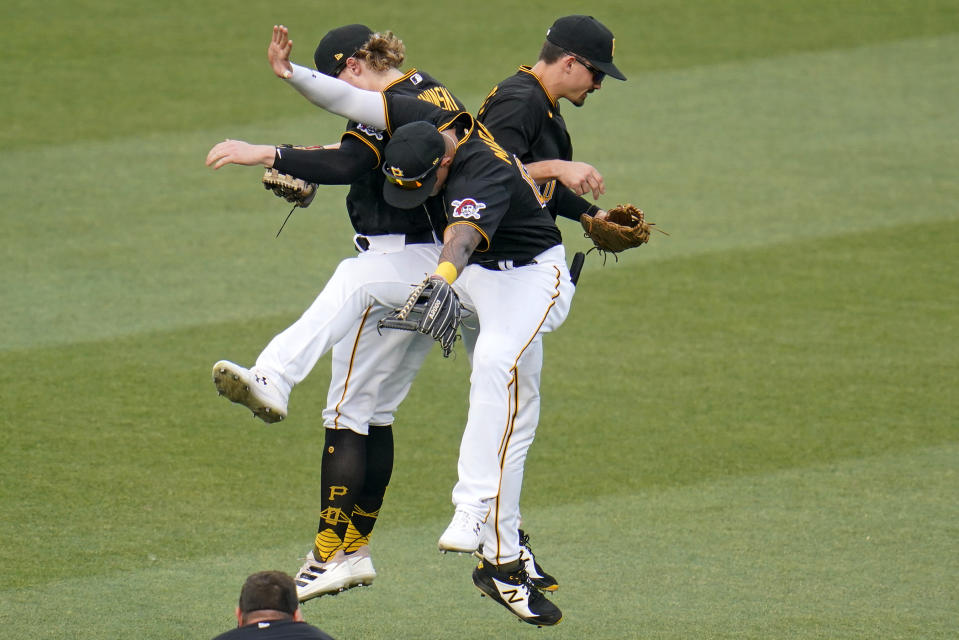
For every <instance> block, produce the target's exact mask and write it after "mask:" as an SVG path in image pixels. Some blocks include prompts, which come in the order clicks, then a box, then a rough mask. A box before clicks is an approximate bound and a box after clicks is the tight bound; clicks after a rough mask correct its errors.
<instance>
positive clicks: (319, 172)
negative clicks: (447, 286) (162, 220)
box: [207, 24, 462, 601]
mask: <svg viewBox="0 0 959 640" xmlns="http://www.w3.org/2000/svg"><path fill="white" fill-rule="evenodd" d="M282 31H283V32H282V34H281V29H280V28H275V29H274V38H273V41H271V45H270V47H271V49H272V48H273V47H275V46H278V45H277V44H276V43H277V42H278V41H279V40H280V39H281V37H282V38H283V39H284V46H285V44H287V43H288V38H286V34H285V30H282ZM404 55H405V48H404V46H403V43H402V42H401V41H399V40H398V39H396V37H395V36H393V35H392V34H391V33H386V34H379V33H373V32H372V31H371V30H370V29H369V28H368V27H366V26H364V25H359V24H354V25H347V26H344V27H340V28H337V29H333V30H332V31H330V32H329V33H327V34H326V35H325V36H324V37H323V39H322V40H321V41H320V43H319V45H318V47H317V49H316V53H315V56H314V62H315V64H316V68H317V70H318V72H319V73H321V74H324V75H325V76H327V77H330V78H339V79H341V80H343V81H344V82H346V83H349V84H350V85H353V86H355V87H359V88H362V89H368V90H375V91H384V92H386V93H387V94H388V95H405V96H412V97H415V98H419V99H420V100H422V101H425V102H424V104H426V102H429V103H430V104H432V105H435V107H434V108H437V107H438V108H442V109H450V110H460V109H462V105H461V104H460V103H459V101H458V100H456V98H455V97H454V96H453V95H452V94H451V93H450V91H449V90H448V89H446V87H444V86H443V85H442V84H440V83H439V82H437V81H436V80H435V79H433V78H432V77H431V76H429V75H428V74H426V73H425V72H422V71H418V70H416V69H413V70H410V71H407V72H403V71H401V70H400V69H399V65H401V64H402V62H403V59H404ZM388 140H389V134H388V133H387V132H386V131H385V130H384V128H379V129H374V128H372V127H369V126H367V125H364V124H361V123H359V122H356V121H351V122H349V123H348V124H347V128H346V132H345V133H344V134H343V136H342V138H341V141H340V143H339V145H333V146H331V147H330V148H326V149H318V150H304V149H290V148H277V147H274V146H272V145H250V144H247V143H245V142H241V141H238V140H229V141H226V142H223V143H220V144H218V145H216V146H214V147H213V149H211V151H210V153H209V155H208V157H207V164H208V165H211V166H213V167H214V168H219V167H221V166H224V165H225V164H229V163H234V164H242V165H257V164H262V165H265V166H267V167H274V168H276V169H277V170H279V171H281V172H283V173H288V174H291V175H293V176H296V177H299V178H304V179H307V180H310V181H311V182H315V183H321V184H350V190H349V194H348V195H347V199H346V206H347V210H348V212H349V215H350V220H351V222H352V223H353V227H354V229H355V230H356V236H355V237H354V243H355V245H356V249H357V250H358V251H359V254H358V255H357V256H356V257H353V258H348V259H346V260H344V261H342V262H341V263H340V265H339V266H338V267H337V269H336V272H335V273H334V274H333V276H332V277H331V278H330V280H329V281H328V282H327V284H326V286H325V287H324V288H323V290H322V291H321V292H320V294H319V296H318V297H317V298H316V300H315V301H314V302H313V304H312V305H311V306H310V308H309V309H307V310H306V312H305V313H304V314H303V315H302V317H300V319H299V320H297V321H296V322H295V323H294V324H293V325H291V326H290V327H289V328H287V329H286V330H285V331H283V332H282V333H280V334H278V335H277V336H276V337H274V338H273V340H272V341H271V342H270V343H269V344H268V345H267V347H266V348H265V349H264V350H263V352H262V353H261V354H260V356H259V358H257V361H256V365H255V366H254V367H253V368H251V369H246V368H244V367H241V366H239V365H237V364H234V363H232V362H229V361H226V360H223V361H220V362H217V363H216V365H214V368H213V378H214V382H215V384H216V387H217V389H218V390H219V391H220V392H221V393H222V394H223V395H226V396H227V397H228V398H229V399H230V400H232V401H233V402H237V403H240V404H242V405H244V406H246V407H248V408H249V409H250V410H252V411H253V413H254V415H256V416H257V417H259V418H261V419H263V420H264V421H266V422H275V421H278V420H282V419H283V418H285V417H286V415H287V406H288V401H289V396H290V392H291V390H292V389H293V387H294V386H295V385H296V384H298V383H299V382H301V381H302V380H303V379H304V378H305V377H306V376H307V374H309V372H310V371H311V370H312V368H313V367H314V365H315V364H316V362H317V360H318V359H319V358H320V357H321V356H322V355H323V354H324V353H326V351H328V350H329V349H330V348H331V347H332V378H331V382H330V388H329V394H328V398H327V407H326V409H325V410H324V411H323V423H324V426H325V427H326V436H325V445H324V449H323V457H322V460H321V462H320V468H321V502H320V507H321V511H320V520H319V525H318V527H317V535H316V538H315V540H314V544H313V548H312V549H311V550H310V552H309V553H308V554H307V557H306V561H305V562H304V564H303V566H302V567H301V569H300V570H299V572H298V573H297V575H296V585H297V595H298V597H299V599H300V601H305V600H308V599H310V598H314V597H316V596H320V595H323V594H326V593H336V592H337V591H340V590H343V589H347V588H350V587H353V586H357V585H361V584H363V585H365V584H369V583H370V582H371V581H372V580H373V578H374V577H375V576H376V571H375V570H374V568H373V563H372V559H371V557H370V551H369V546H368V542H369V536H370V533H371V532H372V529H373V526H374V524H375V523H376V519H377V516H378V513H379V509H380V506H381V505H382V503H383V496H384V493H385V491H386V487H387V484H388V483H389V480H390V476H391V473H392V468H393V433H392V424H393V416H394V412H395V410H396V409H397V407H398V406H399V405H400V403H401V402H402V400H403V399H404V398H405V397H406V394H407V392H408V391H409V388H410V385H411V384H412V381H413V378H414V377H415V375H416V373H417V372H418V370H419V368H420V366H421V364H422V363H423V360H424V358H425V357H426V354H427V352H428V350H429V349H430V348H431V347H432V344H433V341H432V340H431V339H429V338H428V337H426V336H423V335H420V334H415V333H405V332H394V331H388V332H383V333H382V335H380V334H379V333H378V332H377V330H376V319H377V318H378V317H380V316H382V315H383V314H385V313H386V312H387V311H389V310H391V309H393V308H395V307H396V306H398V305H400V304H402V303H403V302H404V301H405V299H406V296H407V295H408V293H409V285H410V283H412V282H416V281H418V280H420V279H422V277H423V275H424V274H425V273H428V272H430V271H431V270H432V269H433V268H434V267H435V266H436V263H437V260H438V259H439V255H440V239H441V238H442V234H443V229H444V227H445V226H446V220H445V215H444V214H443V212H442V210H439V209H437V210H434V211H431V210H430V208H429V203H423V204H422V205H418V206H416V207H412V208H410V209H399V208H397V207H394V206H392V205H390V204H389V203H387V202H385V201H384V200H383V194H382V190H383V182H384V180H385V178H384V176H383V174H382V172H381V171H380V164H381V162H382V158H383V150H384V148H385V146H386V143H387V141H388Z"/></svg>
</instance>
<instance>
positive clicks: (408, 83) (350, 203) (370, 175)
mask: <svg viewBox="0 0 959 640" xmlns="http://www.w3.org/2000/svg"><path fill="white" fill-rule="evenodd" d="M385 92H386V93H387V94H395V95H403V96H408V97H410V98H417V99H419V100H421V101H423V102H424V104H427V103H428V104H429V105H430V106H431V108H432V109H437V110H438V111H440V113H445V112H446V111H444V110H449V111H460V110H462V109H463V106H462V104H461V103H460V102H459V100H457V99H456V97H455V96H453V94H452V93H451V92H450V91H449V90H448V89H447V88H446V87H444V86H443V85H441V84H440V83H439V82H437V81H436V80H435V79H434V78H433V77H432V76H430V75H429V74H427V73H426V72H423V71H417V70H415V69H414V70H412V71H408V72H406V73H405V74H403V77H401V78H399V79H397V80H395V81H394V82H393V83H391V84H390V85H389V86H388V87H387V88H386V89H385ZM387 142H389V133H388V132H386V131H381V130H379V129H374V128H373V127H369V126H367V125H364V124H360V123H357V122H354V121H350V122H349V123H348V124H347V126H346V132H345V133H344V134H343V136H342V137H341V139H340V148H339V149H318V150H300V149H282V150H281V152H280V153H279V154H278V155H277V157H276V159H275V161H274V165H273V166H274V167H275V168H276V169H277V170H278V171H281V172H283V173H288V174H290V175H293V176H295V177H297V178H302V179H304V180H308V181H310V182H316V183H319V184H349V185H350V191H349V193H348V194H347V196H346V210H347V212H348V213H349V214H350V222H352V223H353V228H354V229H355V230H356V232H357V233H360V234H363V235H370V236H372V235H382V234H388V233H405V234H407V235H413V236H424V235H425V236H429V233H430V232H431V231H433V232H435V233H436V235H437V237H439V238H442V236H443V229H444V227H445V226H446V218H445V215H444V213H443V212H442V211H440V210H438V209H434V208H432V205H431V204H430V205H427V206H426V207H423V206H420V207H416V208H415V209H397V208H396V207H393V206H391V205H389V204H387V202H386V201H385V200H383V182H384V181H385V180H386V178H385V176H384V175H383V173H382V171H380V164H381V163H382V161H383V149H385V148H386V143H387Z"/></svg>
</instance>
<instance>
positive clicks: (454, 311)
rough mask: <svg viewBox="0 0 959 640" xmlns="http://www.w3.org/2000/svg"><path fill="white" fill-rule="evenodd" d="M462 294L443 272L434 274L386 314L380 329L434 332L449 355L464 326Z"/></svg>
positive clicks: (378, 325) (444, 351) (435, 338)
mask: <svg viewBox="0 0 959 640" xmlns="http://www.w3.org/2000/svg"><path fill="white" fill-rule="evenodd" d="M461 314H462V308H461V307H460V300H459V296H457V295H456V292H455V291H453V287H451V286H450V285H449V283H448V282H446V280H445V279H443V277H442V276H438V275H432V276H430V277H428V278H426V280H424V281H423V282H421V283H420V284H418V285H416V287H415V288H414V289H413V292H412V293H410V297H409V298H407V300H406V304H405V305H403V307H402V308H401V309H396V310H394V311H392V312H391V313H389V314H387V315H386V316H384V317H383V318H382V319H381V320H380V321H379V322H378V323H377V325H376V327H377V329H401V330H403V331H419V332H420V333H425V334H426V335H428V336H431V337H432V338H433V339H434V340H436V341H437V342H439V343H440V346H441V347H443V357H447V358H448V357H449V355H450V352H451V351H452V350H453V342H455V341H456V330H457V329H458V328H459V326H460V316H461Z"/></svg>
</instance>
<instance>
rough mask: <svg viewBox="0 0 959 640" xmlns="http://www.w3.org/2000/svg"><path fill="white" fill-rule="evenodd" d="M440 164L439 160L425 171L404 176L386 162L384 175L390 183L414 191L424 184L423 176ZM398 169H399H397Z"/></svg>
mask: <svg viewBox="0 0 959 640" xmlns="http://www.w3.org/2000/svg"><path fill="white" fill-rule="evenodd" d="M438 166H439V161H437V162H436V164H434V165H433V166H432V167H430V168H429V169H427V170H426V171H424V172H423V173H421V174H420V175H418V176H413V177H412V178H404V177H403V176H397V175H394V174H393V170H392V167H388V166H386V165H385V164H384V165H383V175H384V176H386V179H387V181H389V183H390V184H393V185H396V186H397V187H399V188H400V189H404V190H406V191H412V190H413V189H419V188H420V187H422V186H423V178H425V177H426V176H428V175H430V174H431V173H432V172H433V171H435V170H436V167H438ZM397 171H399V170H398V169H397Z"/></svg>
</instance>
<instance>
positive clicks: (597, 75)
mask: <svg viewBox="0 0 959 640" xmlns="http://www.w3.org/2000/svg"><path fill="white" fill-rule="evenodd" d="M566 53H567V54H569V55H571V56H573V60H575V61H576V62H578V63H580V64H581V65H583V66H584V67H586V70H587V71H589V72H590V73H591V74H593V82H595V83H596V84H599V83H601V82H602V81H603V80H604V79H605V78H606V72H605V71H600V70H599V69H597V68H596V67H594V66H593V65H591V64H590V63H588V62H586V61H585V60H583V59H582V58H580V57H579V56H578V55H576V54H575V53H570V52H568V51H567V52H566Z"/></svg>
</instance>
